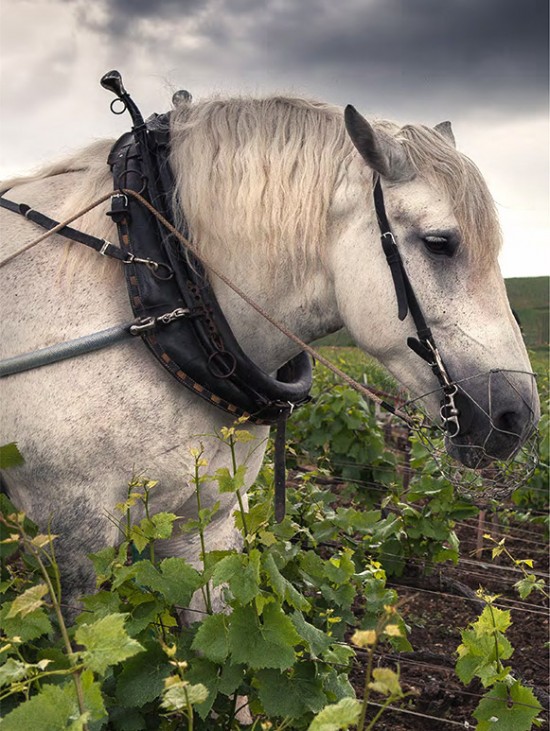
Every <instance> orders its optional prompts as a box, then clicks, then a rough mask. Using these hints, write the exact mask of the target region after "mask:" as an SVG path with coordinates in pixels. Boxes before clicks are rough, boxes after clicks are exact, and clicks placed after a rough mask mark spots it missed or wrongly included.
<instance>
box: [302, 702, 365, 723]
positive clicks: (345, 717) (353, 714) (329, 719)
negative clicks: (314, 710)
mask: <svg viewBox="0 0 550 731" xmlns="http://www.w3.org/2000/svg"><path fill="white" fill-rule="evenodd" d="M360 713H361V703H360V702H359V701H358V700H355V698H342V700H340V701H338V703H335V704H334V705H330V706H326V707H325V708H323V710H322V711H321V712H320V713H318V714H317V715H316V716H315V718H314V719H313V721H312V722H311V724H310V725H309V728H308V731H344V730H345V729H347V728H349V727H350V726H353V725H354V724H356V723H357V721H358V720H359V714H360Z"/></svg>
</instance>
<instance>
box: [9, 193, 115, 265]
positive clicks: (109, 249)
mask: <svg viewBox="0 0 550 731" xmlns="http://www.w3.org/2000/svg"><path fill="white" fill-rule="evenodd" d="M0 207H2V208H6V209H7V210H8V211H12V212H13V213H18V214H19V215H20V216H24V217H25V218H27V219H28V220H29V221H32V222H33V223H36V224H37V225H38V226H41V227H42V228H44V229H46V230H47V231H50V230H51V229H52V228H55V227H56V226H57V225H59V221H55V220H54V219H53V218H50V217H49V216H46V214H44V213H40V211H36V210H35V209H34V208H31V207H30V206H28V205H27V204H26V203H14V201H10V200H8V199H7V198H4V197H2V196H0ZM57 233H58V234H59V235H60V236H63V237H64V238H66V239H71V241H77V242H78V243H79V244H84V246H88V247H90V248H91V249H94V251H97V252H98V253H99V254H103V256H108V257H110V258H112V259H118V260H119V261H125V259H126V255H125V254H124V252H123V251H121V250H120V249H119V248H118V246H115V245H114V244H111V243H110V242H109V241H106V240H105V239H99V238H97V236H91V235H90V234H86V233H83V232H82V231H78V230H77V229H76V228H71V227H70V226H64V227H63V228H61V229H59V231H58V232H57Z"/></svg>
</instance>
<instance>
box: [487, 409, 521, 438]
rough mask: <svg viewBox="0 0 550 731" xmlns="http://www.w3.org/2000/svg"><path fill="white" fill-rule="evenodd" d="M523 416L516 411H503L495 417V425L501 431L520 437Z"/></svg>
mask: <svg viewBox="0 0 550 731" xmlns="http://www.w3.org/2000/svg"><path fill="white" fill-rule="evenodd" d="M520 424H521V416H520V415H519V414H518V413H517V412H516V411H503V412H502V413H500V414H497V415H496V416H494V417H493V425H494V427H495V428H496V429H498V430H499V431H503V432H507V433H508V434H514V435H516V436H520V434H521V431H522V430H521V426H520Z"/></svg>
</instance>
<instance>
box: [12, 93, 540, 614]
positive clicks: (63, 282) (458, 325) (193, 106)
mask: <svg viewBox="0 0 550 731" xmlns="http://www.w3.org/2000/svg"><path fill="white" fill-rule="evenodd" d="M347 119H348V129H347V130H346V125H345V123H344V116H343V112H342V110H341V109H339V108H335V107H333V106H329V105H327V104H323V103H318V102H312V101H306V100H303V99H294V98H283V97H272V98H267V99H248V98H246V99H245V98H236V99H215V100H209V101H203V102H200V103H183V104H181V105H178V107H177V108H176V110H175V111H174V112H173V114H172V118H171V129H170V135H171V166H172V169H173V172H174V175H175V180H176V190H175V191H174V192H175V200H176V201H177V202H178V205H181V207H182V209H183V211H184V213H185V216H186V218H187V221H188V224H189V230H190V234H191V237H192V240H193V242H194V244H195V245H196V246H197V247H198V249H199V250H200V251H201V254H202V256H203V257H204V258H205V259H206V260H207V261H208V260H210V261H211V262H213V263H215V264H216V265H217V266H218V267H220V266H222V268H223V271H224V273H225V274H226V276H228V277H229V279H231V280H232V281H234V282H236V283H237V284H238V285H239V286H240V287H241V288H242V289H244V290H246V292H247V293H248V295H249V296H250V297H251V298H252V299H253V300H255V301H257V302H258V303H259V304H260V305H261V306H262V307H263V308H264V309H265V310H267V311H268V312H269V313H271V315H272V316H273V317H274V318H275V319H277V320H278V321H280V322H283V323H284V324H285V325H286V326H287V327H288V328H290V329H291V330H293V331H294V333H296V334H297V335H298V336H299V337H300V338H302V339H303V340H305V341H306V342H310V341H312V340H314V339H316V338H319V337H320V336H323V335H325V334H327V333H330V332H333V331H335V330H337V329H338V328H340V327H342V326H344V325H345V326H346V327H347V328H348V329H349V331H350V333H351V334H352V336H353V338H354V339H355V341H356V343H357V345H358V346H359V347H360V348H362V349H363V350H364V351H366V352H367V353H369V354H371V355H373V356H375V357H376V358H378V359H379V360H380V361H381V362H382V363H383V364H384V365H385V366H386V367H387V368H388V369H389V371H391V373H392V374H393V375H394V376H395V377H396V378H397V379H398V381H400V382H401V383H402V384H403V385H404V386H405V387H406V388H407V389H409V391H410V392H412V394H414V395H417V396H419V395H422V394H428V396H426V398H425V405H426V408H427V409H428V410H429V411H430V412H431V414H432V415H433V416H434V418H437V416H438V410H439V401H440V395H441V394H440V390H439V389H440V387H439V384H438V382H437V380H436V379H435V377H434V375H433V374H432V371H431V369H430V367H429V366H428V364H427V363H426V362H424V361H423V360H422V359H420V358H419V357H418V356H417V355H416V354H415V353H413V352H412V351H411V350H410V349H409V348H408V347H407V337H408V336H412V335H414V326H413V324H412V320H411V317H410V316H409V317H407V318H406V319H405V320H404V321H402V322H401V321H399V320H398V318H397V307H396V294H395V289H394V285H393V282H392V278H391V274H390V271H389V268H388V265H387V263H386V260H385V257H384V255H383V252H382V249H381V245H380V232H379V230H378V225H377V221H376V216H375V212H374V206H373V202H372V197H373V182H372V181H373V174H376V175H379V176H380V178H381V181H382V185H383V189H384V194H385V200H386V209H387V213H388V217H389V219H390V221H391V224H392V227H393V231H394V233H395V236H396V239H397V242H398V246H399V249H400V251H401V256H402V258H403V261H404V264H405V267H406V269H407V271H408V274H409V277H410V279H411V281H412V284H413V287H414V290H415V292H416V294H417V297H418V299H419V301H420V304H421V306H422V309H423V311H424V314H425V316H426V319H427V322H428V324H429V325H430V327H431V329H432V332H433V334H434V337H435V340H436V342H437V345H438V347H439V350H440V352H441V354H442V355H443V357H444V360H445V363H446V365H447V368H448V370H449V372H450V374H451V375H452V378H453V379H454V380H455V381H457V382H462V386H461V391H462V393H463V394H465V395H467V396H469V397H471V404H473V405H472V406H471V407H470V408H469V409H466V411H467V412H468V413H467V414H465V415H463V416H462V417H461V418H462V419H463V423H462V424H461V433H460V435H459V436H458V437H456V438H455V439H450V440H448V447H449V450H450V451H451V453H453V454H455V455H456V456H457V457H458V458H459V459H461V460H462V461H463V462H465V463H469V461H470V462H471V452H472V450H475V448H476V445H478V446H479V445H487V444H489V440H490V446H491V455H492V456H494V457H508V456H509V455H510V454H511V453H513V452H514V451H515V450H516V449H517V448H519V446H520V445H521V444H522V443H523V442H524V440H525V439H526V438H527V436H528V435H529V433H530V432H531V430H532V428H533V424H534V423H536V421H537V420H538V413H539V406H538V398H537V396H536V391H535V390H534V388H533V379H532V376H531V375H529V372H530V370H531V368H530V364H529V360H528V356H527V353H526V351H525V347H524V344H523V341H522V337H521V334H520V331H519V329H518V326H517V325H516V322H515V320H514V317H513V316H512V313H511V310H510V307H509V304H508V300H507V296H506V292H505V288H504V283H503V279H502V276H501V274H500V271H499V267H498V264H497V254H498V251H499V247H500V234H499V226H498V222H497V218H496V214H495V210H494V205H493V202H492V199H491V196H490V194H489V192H488V189H487V186H486V184H485V183H484V181H483V179H482V177H481V175H480V173H479V172H478V170H477V168H476V167H475V165H474V164H473V163H472V162H471V161H470V160H469V159H468V158H466V157H465V156H464V155H462V154H460V153H459V152H458V151H457V150H456V149H455V146H454V139H453V136H452V132H451V130H450V125H449V124H448V123H444V124H442V125H438V127H437V128H436V129H435V130H434V129H429V128H427V127H424V126H420V125H407V126H405V127H399V126H397V125H395V124H393V123H389V122H382V121H378V122H373V123H372V124H370V123H368V122H367V121H366V120H365V119H363V117H361V116H360V115H359V114H358V113H357V112H355V111H354V110H353V109H351V110H350V111H349V112H348V118H347ZM111 145H112V141H104V142H98V143H96V144H94V145H93V146H91V147H89V148H88V149H86V150H84V151H83V152H81V153H79V154H77V155H75V156H74V157H72V158H71V159H68V160H65V161H63V162H61V163H59V164H56V165H54V166H51V167H49V168H47V169H45V170H43V171H42V172H41V173H39V174H37V175H35V176H33V177H29V178H25V179H18V180H12V181H8V182H6V183H5V184H4V185H3V187H2V190H4V191H6V190H8V192H7V193H5V195H6V197H8V198H10V199H11V200H13V201H17V202H24V203H27V204H29V205H30V206H32V207H33V208H35V209H37V210H39V211H43V212H45V213H47V214H48V215H50V216H51V217H53V218H57V219H58V220H63V219H64V218H66V217H68V216H69V215H71V213H75V212H77V211H79V210H81V209H82V208H83V207H84V206H85V205H87V204H89V203H90V202H92V201H93V200H94V199H96V198H97V197H99V196H100V195H103V194H106V193H108V192H109V191H110V190H111V189H112V180H111V177H110V173H109V169H108V167H107V165H106V159H107V155H108V152H109V149H110V147H111ZM107 208H108V203H105V204H104V205H102V206H100V207H99V208H97V209H95V210H93V211H92V212H90V213H89V214H87V215H86V216H84V217H83V218H82V219H81V220H79V221H77V222H76V223H74V224H73V226H75V227H77V228H80V229H82V230H84V231H87V232H90V233H93V234H95V235H96V236H100V237H105V238H107V239H110V240H115V237H116V234H115V233H114V231H113V230H112V223H111V221H110V219H109V218H107V217H106V215H105V213H106V210H107ZM0 215H1V217H2V218H1V220H2V231H3V232H4V241H3V244H2V256H1V257H0V258H4V255H9V254H11V253H13V252H15V251H17V250H18V249H19V248H22V247H23V246H24V245H25V243H27V242H29V241H31V240H32V239H34V238H36V237H37V236H38V235H39V234H40V233H41V231H40V229H38V228H37V227H36V226H35V225H34V224H32V223H31V222H29V221H27V220H25V219H24V218H22V217H20V216H17V215H15V214H14V213H11V212H9V211H0ZM121 269H122V267H119V266H118V265H117V264H109V265H106V264H105V263H104V261H103V260H102V259H100V257H97V256H96V255H95V254H94V253H93V252H91V253H88V252H87V251H84V250H82V247H80V246H79V245H76V244H72V245H70V246H69V247H67V244H66V241H65V240H64V239H59V238H50V239H49V240H46V241H44V242H43V243H40V244H38V245H37V246H35V247H34V248H32V249H30V250H28V251H26V252H24V253H21V254H20V255H19V256H17V257H16V258H14V259H12V260H11V262H10V263H9V264H7V265H6V266H5V267H3V270H2V279H3V282H2V288H1V300H0V301H1V312H2V325H3V335H2V350H3V354H2V357H8V356H12V355H15V354H18V353H23V352H28V351H33V350H36V349H38V348H42V347H45V346H48V345H51V344H54V343H59V342H63V341H67V340H70V339H73V338H77V337H79V336H82V335H84V334H88V333H91V332H95V331H99V330H102V329H105V328H108V327H110V326H112V325H114V324H118V323H122V322H127V321H129V320H131V319H132V315H131V310H130V306H129V302H128V297H127V293H126V286H125V284H124V281H123V275H122V274H121ZM212 284H213V288H214V290H215V293H216V295H217V297H218V300H219V302H220V304H221V307H222V309H223V311H224V313H225V315H226V317H227V320H228V321H229V324H230V325H231V327H232V329H233V331H234V333H235V335H236V337H237V339H238V341H239V343H240V344H241V346H242V348H243V350H244V351H245V352H246V354H247V355H248V356H249V357H250V358H251V359H252V360H253V361H255V362H256V364H258V365H259V366H260V367H261V368H263V369H264V371H266V372H274V371H276V370H277V368H278V367H280V366H281V365H282V364H283V363H285V362H286V361H288V360H289V359H290V358H291V357H293V356H294V355H296V353H297V351H298V348H297V346H296V345H295V344H294V343H293V342H291V341H289V340H288V339H287V338H286V337H285V336H284V335H282V334H281V332H279V331H278V330H276V329H275V328H274V327H273V326H271V325H269V324H268V323H266V322H265V321H264V320H263V319H262V317H261V316H260V315H259V314H258V313H257V312H256V311H255V310H253V309H252V308H251V307H250V306H248V305H247V304H245V303H244V302H243V301H242V300H241V299H239V297H238V296H237V295H236V294H235V293H234V292H233V291H231V290H230V289H228V287H227V286H226V285H224V284H223V283H222V282H220V281H219V280H218V279H217V278H216V277H212ZM491 371H492V373H491ZM495 371H496V372H495ZM525 374H527V375H525ZM2 408H3V416H2V420H1V436H0V443H2V444H4V443H8V442H11V441H16V442H17V443H18V445H19V448H20V451H21V452H22V454H23V456H24V458H25V464H24V465H23V466H21V467H18V468H16V469H12V470H8V471H6V473H5V475H4V480H5V485H6V487H7V490H8V493H9V495H10V496H11V498H12V500H13V501H14V502H15V503H16V504H17V505H18V507H19V508H20V509H21V510H24V511H25V512H26V513H27V514H28V515H29V517H30V518H32V519H33V520H35V521H36V522H38V523H39V524H41V525H46V524H48V521H50V520H51V521H52V525H51V527H52V530H53V532H54V533H56V534H59V536H60V538H59V541H58V543H59V545H58V549H57V550H58V554H59V558H60V562H61V563H62V572H63V575H64V577H65V585H66V587H68V590H69V592H70V596H72V597H73V599H74V598H76V597H77V596H78V595H79V594H81V593H82V592H84V591H88V590H90V589H91V588H93V586H92V585H91V582H92V572H91V566H90V564H89V561H88V560H87V558H86V555H87V554H88V553H89V552H92V551H94V550H96V549H98V548H100V547H101V546H104V545H107V544H112V543H114V542H115V541H116V540H117V529H116V528H115V527H114V526H113V524H112V522H111V521H110V520H109V517H108V514H109V513H112V511H113V506H114V505H115V504H116V503H117V502H120V501H122V500H124V499H125V496H126V491H127V483H128V480H129V479H130V478H131V476H132V474H134V473H139V472H141V473H142V472H146V473H147V474H148V475H149V476H151V477H154V478H155V479H158V480H159V481H160V486H159V488H157V490H156V493H155V494H153V497H152V501H153V505H152V509H153V510H170V511H172V512H175V513H177V514H178V515H181V516H186V517H190V516H192V515H193V513H194V511H195V499H194V496H193V493H192V486H191V485H190V474H191V472H192V464H193V458H192V456H191V448H192V447H193V446H196V445H197V441H198V438H197V436H196V435H200V434H207V433H212V432H214V431H216V430H219V429H220V427H222V426H224V425H230V423H231V417H230V416H229V415H227V414H224V413H223V412H222V411H220V410H218V409H217V408H215V407H214V406H212V405H210V404H208V403H206V402H205V401H203V400H201V399H199V398H198V397H196V396H194V395H193V394H192V393H190V392H189V391H188V390H186V389H185V388H184V387H182V386H181V385H179V384H178V383H177V382H176V381H175V380H174V379H172V378H171V377H170V375H169V374H167V373H166V371H164V370H163V369H162V368H160V367H159V366H158V364H157V363H156V362H155V361H154V359H153V358H152V357H151V356H150V354H149V353H148V352H147V351H146V349H145V348H144V346H143V345H142V344H141V343H140V342H139V340H138V341H136V340H128V341H127V342H124V343H123V344H120V345H117V346H115V347H111V348H109V349H106V350H103V351H99V352H95V353H91V354H88V355H84V356H81V357H78V358H75V359H72V360H65V361H63V362H60V363H57V364H54V365H49V366H46V367H42V368H39V369H37V370H33V371H29V372H26V373H21V374H18V375H13V376H10V377H9V378H4V379H2ZM250 429H251V431H252V432H253V433H254V435H255V437H256V439H257V440H258V443H261V442H262V441H263V440H265V437H266V433H267V430H266V427H260V426H250ZM203 441H204V446H205V449H206V454H205V457H206V458H207V460H208V466H209V467H208V469H209V472H213V471H214V470H216V469H217V468H218V467H222V466H228V460H229V456H228V453H227V451H226V450H225V449H224V448H222V447H221V446H220V444H219V443H218V442H216V441H215V440H203ZM244 446H245V447H246V449H247V451H248V448H249V445H244ZM239 448H240V449H244V447H243V446H242V445H241V447H239ZM238 456H239V457H240V458H244V452H242V453H241V454H239V455H238ZM262 456H263V450H262V449H261V448H260V449H258V450H257V451H256V452H255V453H254V457H253V459H252V460H251V462H250V463H249V465H248V473H247V475H248V481H249V482H251V481H253V480H254V478H255V476H256V474H257V472H258V469H259V467H260V464H261V461H262ZM218 499H220V498H219V496H218V494H217V493H216V490H215V488H214V487H213V486H212V487H211V488H209V491H208V492H207V491H206V490H205V495H204V496H203V502H204V503H205V504H206V505H208V504H210V505H211V504H213V503H214V502H215V501H216V500H218ZM221 500H222V508H221V510H220V511H219V512H218V513H217V515H216V519H215V521H214V522H213V523H212V524H211V525H210V527H209V529H208V532H207V536H206V539H207V548H208V549H214V548H227V547H230V546H235V545H237V544H238V537H237V535H236V531H235V529H234V527H233V518H232V513H233V510H234V508H235V496H234V495H227V494H224V495H223V496H222V497H221ZM199 550H200V548H199V545H198V539H197V538H196V537H192V536H191V537H190V536H189V535H176V536H175V537H174V538H173V539H171V540H170V541H168V542H165V543H164V545H162V547H161V549H160V551H161V555H178V556H183V557H186V558H188V559H190V560H191V561H193V562H196V561H197V560H198V556H199ZM69 600H70V597H69Z"/></svg>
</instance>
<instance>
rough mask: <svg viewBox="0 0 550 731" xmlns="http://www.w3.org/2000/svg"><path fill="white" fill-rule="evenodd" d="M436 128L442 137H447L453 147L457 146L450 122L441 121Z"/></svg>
mask: <svg viewBox="0 0 550 731" xmlns="http://www.w3.org/2000/svg"><path fill="white" fill-rule="evenodd" d="M434 129H435V131H436V132H439V134H440V135H441V136H442V137H445V139H446V140H447V142H450V143H451V145H452V146H453V147H456V140H455V136H454V134H453V128H452V126H451V123H450V122H439V124H436V125H435V127H434Z"/></svg>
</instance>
